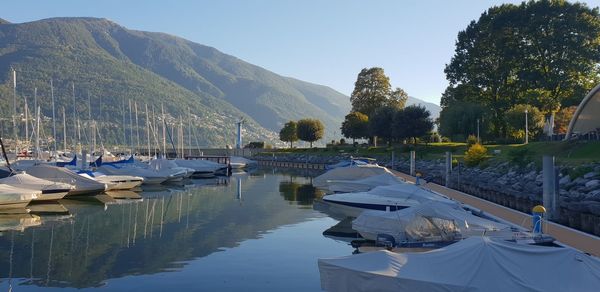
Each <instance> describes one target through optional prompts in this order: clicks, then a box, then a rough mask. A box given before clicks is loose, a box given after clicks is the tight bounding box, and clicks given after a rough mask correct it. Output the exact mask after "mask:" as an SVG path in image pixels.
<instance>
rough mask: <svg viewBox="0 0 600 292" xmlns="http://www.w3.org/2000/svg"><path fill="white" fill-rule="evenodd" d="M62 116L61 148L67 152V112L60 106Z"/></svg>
mask: <svg viewBox="0 0 600 292" xmlns="http://www.w3.org/2000/svg"><path fill="white" fill-rule="evenodd" d="M62 116H63V150H64V152H67V113H66V112H65V107H64V106H63V107H62Z"/></svg>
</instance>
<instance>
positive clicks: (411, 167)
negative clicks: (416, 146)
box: [410, 150, 416, 176]
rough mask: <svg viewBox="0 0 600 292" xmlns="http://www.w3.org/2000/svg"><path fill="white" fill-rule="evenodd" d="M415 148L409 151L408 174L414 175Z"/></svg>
mask: <svg viewBox="0 0 600 292" xmlns="http://www.w3.org/2000/svg"><path fill="white" fill-rule="evenodd" d="M415 157H416V152H415V150H412V151H410V175H411V176H415Z"/></svg>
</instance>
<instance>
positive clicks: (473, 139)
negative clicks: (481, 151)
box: [467, 135, 479, 147]
mask: <svg viewBox="0 0 600 292" xmlns="http://www.w3.org/2000/svg"><path fill="white" fill-rule="evenodd" d="M477 143H479V141H477V137H476V136H475V135H469V137H467V146H469V147H471V146H473V145H475V144H477Z"/></svg>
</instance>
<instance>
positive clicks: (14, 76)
mask: <svg viewBox="0 0 600 292" xmlns="http://www.w3.org/2000/svg"><path fill="white" fill-rule="evenodd" d="M12 71H13V116H12V123H13V133H14V139H15V140H14V143H15V155H16V154H17V153H19V131H18V130H17V70H15V69H14V68H13V69H12Z"/></svg>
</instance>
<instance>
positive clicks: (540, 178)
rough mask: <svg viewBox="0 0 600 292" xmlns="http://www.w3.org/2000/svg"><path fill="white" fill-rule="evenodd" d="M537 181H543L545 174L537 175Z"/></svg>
mask: <svg viewBox="0 0 600 292" xmlns="http://www.w3.org/2000/svg"><path fill="white" fill-rule="evenodd" d="M535 181H536V182H543V181H544V176H543V175H542V174H541V173H540V174H538V175H537V176H536V177H535Z"/></svg>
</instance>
